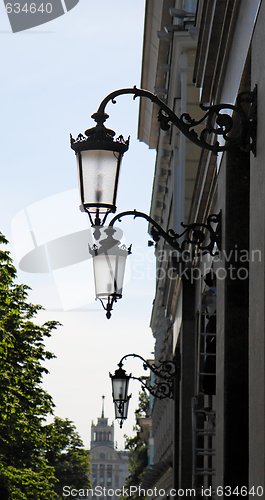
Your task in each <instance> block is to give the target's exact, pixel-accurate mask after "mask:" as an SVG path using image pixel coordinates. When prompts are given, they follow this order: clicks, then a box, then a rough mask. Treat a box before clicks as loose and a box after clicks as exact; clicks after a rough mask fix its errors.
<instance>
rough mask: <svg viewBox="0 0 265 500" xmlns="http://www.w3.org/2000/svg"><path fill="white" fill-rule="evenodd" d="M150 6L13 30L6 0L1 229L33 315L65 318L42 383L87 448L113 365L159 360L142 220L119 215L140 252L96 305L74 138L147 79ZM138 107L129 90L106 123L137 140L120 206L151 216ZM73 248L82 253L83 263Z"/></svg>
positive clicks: (147, 157) (119, 437)
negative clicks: (111, 302) (116, 291)
mask: <svg viewBox="0 0 265 500" xmlns="http://www.w3.org/2000/svg"><path fill="white" fill-rule="evenodd" d="M0 2H1V0H0ZM144 4H145V2H144V0H133V1H128V0H127V1H124V0H97V1H96V2H95V1H94V0H80V1H79V3H78V4H77V5H76V6H75V7H74V8H73V9H72V10H70V11H69V12H67V13H66V14H65V15H62V16H60V17H58V18H57V19H55V20H52V21H50V22H48V23H46V24H42V25H40V26H37V27H34V28H32V29H27V30H24V31H20V32H17V33H12V30H11V27H10V24H9V20H8V17H7V14H6V12H5V8H4V2H3V1H2V2H1V3H0V39H1V42H2V43H0V56H1V62H2V77H1V82H0V96H1V120H2V127H1V148H0V162H1V168H2V176H1V181H2V182H1V185H0V197H1V203H2V210H1V226H0V230H1V231H2V232H3V233H4V234H5V235H6V237H7V238H8V240H9V242H10V251H11V255H12V257H13V259H14V261H15V265H16V266H17V268H18V280H19V282H21V283H25V284H27V285H29V286H30V287H31V292H30V300H31V301H32V302H33V303H39V304H42V305H43V307H44V308H45V310H44V311H42V312H41V313H40V314H39V316H38V318H37V319H36V321H37V322H44V321H47V320H58V321H59V322H60V323H61V324H62V326H60V327H59V328H58V330H57V331H56V332H55V333H54V334H53V336H52V338H51V339H49V340H48V341H47V347H48V348H49V349H50V350H51V351H52V352H54V354H55V355H56V359H55V360H52V361H49V362H48V363H47V364H46V366H47V367H48V369H49V372H50V373H49V375H48V376H46V377H45V379H44V385H45V388H46V389H47V390H48V392H49V393H50V394H51V395H52V396H53V399H54V402H55V404H56V408H55V414H56V415H58V416H60V417H63V418H69V419H70V420H72V421H73V422H74V424H75V425H76V427H77V430H78V432H79V433H80V435H81V437H82V439H83V441H84V444H85V446H86V447H89V445H90V426H91V422H92V420H93V421H94V422H95V421H96V419H97V417H99V416H100V414H101V397H102V395H104V396H105V416H106V417H109V419H110V421H112V420H113V418H114V409H113V403H112V400H111V385H110V379H109V372H111V373H113V372H114V371H115V369H116V367H117V364H118V362H119V360H120V358H121V357H122V356H123V355H125V354H127V353H134V352H135V353H138V354H140V355H141V356H143V357H145V358H150V357H151V356H152V352H153V350H154V339H153V337H152V332H151V330H150V327H149V324H150V316H151V307H152V301H153V298H154V287H155V259H154V249H153V247H148V240H149V239H150V237H149V235H148V234H147V223H146V221H144V220H141V219H137V220H132V218H131V219H129V218H128V219H123V221H122V223H119V227H120V228H122V230H123V232H124V241H125V242H126V244H128V245H129V244H130V243H132V252H133V253H132V255H131V256H129V257H128V260H127V262H128V265H127V269H126V277H125V286H124V293H123V298H122V300H120V301H119V302H118V303H117V304H116V305H115V307H114V311H113V315H112V318H111V319H110V320H107V319H106V317H105V313H104V311H103V309H102V307H101V305H100V303H98V302H96V301H95V293H94V281H93V270H92V260H91V258H90V254H89V252H88V248H87V245H88V243H89V242H91V241H92V236H91V230H90V227H89V221H88V217H87V216H86V214H84V213H81V212H80V210H79V203H80V202H79V194H78V190H77V186H78V183H77V174H76V162H75V155H74V153H73V151H72V150H71V149H70V146H69V134H70V133H72V134H73V136H74V137H75V136H77V135H78V133H80V132H83V131H84V130H85V129H86V128H88V127H90V126H93V125H94V123H93V121H92V120H91V118H90V116H91V114H92V113H94V112H95V111H96V110H97V107H98V105H99V103H100V102H101V100H102V99H103V98H104V97H105V96H106V95H107V94H108V93H110V92H111V91H113V90H115V89H117V88H123V87H133V86H134V85H137V86H140V79H141V58H142V40H143V25H144V7H145V5H144ZM138 106H139V104H138V101H137V100H136V101H134V100H133V99H132V97H131V96H121V97H120V98H117V102H116V104H115V105H114V104H112V103H110V104H109V105H108V108H107V112H108V114H109V115H110V118H109V120H108V122H107V126H108V127H110V128H112V129H114V130H115V131H116V132H117V135H120V134H123V135H124V137H126V138H127V137H128V136H129V135H130V136H131V142H130V148H129V151H128V152H127V153H126V154H125V155H124V158H123V165H122V171H121V178H120V184H119V189H118V197H117V205H118V211H119V212H121V211H123V210H132V209H137V210H140V211H144V212H146V213H149V208H150V200H151V191H152V179H153V172H154V162H155V153H154V151H150V150H149V149H148V147H147V146H146V145H145V144H143V143H139V141H138V140H137V124H138V110H139V108H138ZM69 237H70V238H71V245H70V244H69ZM49 245H50V246H49ZM51 245H54V248H55V254H54V255H52V254H51ZM73 249H74V253H76V255H78V256H79V257H80V258H79V259H76V262H75V261H74V262H73V259H72V257H71V255H72V253H73ZM71 252H72V253H71ZM124 367H125V369H126V370H127V369H128V371H129V372H133V375H134V376H140V375H142V374H144V373H145V372H144V371H143V369H142V365H141V363H140V361H138V360H136V359H135V360H133V361H128V363H126V364H125V366H124ZM139 389H140V384H139V383H138V382H136V381H132V382H131V392H132V394H133V397H132V398H131V402H130V409H129V418H128V421H127V422H125V424H124V426H123V429H119V426H118V423H115V440H116V441H117V443H118V447H122V446H123V436H124V434H127V435H131V434H132V432H133V425H134V423H135V420H134V410H135V409H136V407H137V395H138V392H139Z"/></svg>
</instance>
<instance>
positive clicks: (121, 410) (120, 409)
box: [114, 395, 131, 420]
mask: <svg viewBox="0 0 265 500" xmlns="http://www.w3.org/2000/svg"><path fill="white" fill-rule="evenodd" d="M130 398H131V395H130V396H128V398H127V400H126V401H123V402H118V401H115V403H114V409H115V418H116V419H120V420H126V418H127V417H128V409H129V402H130Z"/></svg>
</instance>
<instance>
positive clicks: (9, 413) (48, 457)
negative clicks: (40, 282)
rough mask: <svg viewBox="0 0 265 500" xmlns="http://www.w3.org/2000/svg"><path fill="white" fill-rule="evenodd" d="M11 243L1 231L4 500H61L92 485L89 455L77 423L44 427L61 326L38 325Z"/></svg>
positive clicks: (0, 490) (0, 481)
mask: <svg viewBox="0 0 265 500" xmlns="http://www.w3.org/2000/svg"><path fill="white" fill-rule="evenodd" d="M6 243H7V241H6V239H5V238H4V236H3V235H2V234H1V233H0V245H1V246H0V499H1V500H6V499H8V500H55V499H58V498H61V497H62V496H61V495H59V496H58V491H59V489H60V487H61V485H62V484H63V483H64V484H70V485H73V486H74V485H76V483H75V478H76V481H80V483H79V485H80V484H81V486H82V485H83V484H88V483H87V481H88V479H87V468H88V457H87V452H86V451H85V450H84V449H83V448H82V442H81V440H80V438H79V436H78V434H77V432H76V431H75V428H74V426H73V425H72V424H71V422H69V421H68V420H62V419H58V418H57V419H55V421H54V423H53V424H49V425H45V423H44V422H45V421H46V419H47V416H48V415H50V414H52V413H53V408H54V404H53V401H52V398H51V396H50V395H49V394H48V393H47V392H46V391H45V390H44V389H43V387H42V377H43V374H45V373H48V370H47V369H46V368H45V366H44V363H45V361H46V360H49V359H52V358H53V357H54V355H53V354H52V353H51V352H49V351H48V350H47V349H46V347H45V340H46V338H47V337H50V336H51V333H52V331H53V330H54V329H55V328H56V326H57V325H58V323H57V322H55V321H49V322H46V323H44V324H43V325H41V326H39V325H37V324H35V323H34V322H33V318H34V316H35V315H36V314H37V312H38V311H39V310H40V309H41V306H36V305H33V304H31V303H30V302H29V301H28V287H27V286H25V285H20V284H18V283H17V282H16V269H15V267H14V265H13V263H12V259H11V257H10V255H9V252H8V251H6V249H5V248H4V245H5V244H6ZM79 487H80V486H79Z"/></svg>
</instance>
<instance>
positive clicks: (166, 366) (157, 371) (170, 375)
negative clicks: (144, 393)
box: [109, 354, 176, 427]
mask: <svg viewBox="0 0 265 500" xmlns="http://www.w3.org/2000/svg"><path fill="white" fill-rule="evenodd" d="M130 357H133V358H139V359H140V360H141V361H142V362H143V368H144V370H147V369H149V370H150V371H151V372H152V373H153V374H154V375H155V381H154V382H152V383H151V382H150V383H149V382H146V377H134V376H132V374H130V375H127V373H126V371H125V370H124V369H123V361H124V360H125V359H127V358H130ZM175 373H176V366H175V363H174V361H168V360H167V361H161V362H160V363H159V364H154V363H150V362H148V361H146V359H144V358H143V357H142V356H140V355H139V354H126V355H125V356H123V357H122V358H121V360H120V362H119V363H118V368H117V370H115V373H114V375H111V373H110V374H109V376H110V378H111V383H112V399H113V403H114V409H115V418H116V419H119V420H120V427H122V425H123V421H124V420H126V418H127V415H128V406H129V400H130V398H131V395H130V396H128V391H129V381H130V379H133V380H138V381H139V382H140V383H141V385H142V387H143V388H145V389H147V390H148V391H149V392H150V394H152V395H153V396H154V397H155V398H158V399H165V398H171V399H172V398H173V386H174V378H175Z"/></svg>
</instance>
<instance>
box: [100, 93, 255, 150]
mask: <svg viewBox="0 0 265 500" xmlns="http://www.w3.org/2000/svg"><path fill="white" fill-rule="evenodd" d="M124 94H132V95H133V98H134V99H135V98H136V97H146V98H147V99H150V100H151V101H152V102H153V103H154V104H157V105H158V106H159V112H158V121H159V123H160V127H161V129H162V130H168V129H169V128H170V124H171V123H172V124H173V125H174V126H176V127H177V128H178V129H179V130H180V131H181V132H182V133H183V134H184V135H185V136H186V137H187V138H188V139H190V140H191V141H192V142H193V143H194V144H196V145H197V146H199V147H200V148H202V149H208V150H210V151H212V152H213V153H214V154H217V153H218V152H222V151H227V150H228V149H231V148H234V147H238V148H239V149H241V150H243V151H252V152H253V154H254V155H255V154H256V129H257V86H256V87H255V88H254V90H253V91H252V92H242V93H240V94H239V95H238V97H237V100H236V103H235V104H213V105H212V106H204V105H201V106H200V107H201V109H202V110H203V111H205V113H204V115H203V116H202V117H201V118H200V119H198V120H195V119H194V118H192V117H191V116H190V115H189V114H188V113H182V114H181V115H180V116H177V115H176V114H175V113H174V111H173V110H172V109H170V108H169V107H168V106H167V104H165V102H164V101H162V100H161V99H159V97H158V96H157V95H156V94H153V93H152V92H149V91H148V90H144V89H139V88H137V87H136V86H134V87H132V88H124V89H118V90H115V91H114V92H111V93H110V94H108V95H107V96H106V97H105V98H104V99H103V101H102V102H101V104H100V106H99V108H98V111H97V112H96V113H94V114H93V115H92V118H93V119H94V120H95V121H96V123H97V127H101V128H105V127H104V122H105V121H106V119H107V118H108V117H109V115H108V114H107V113H106V111H105V108H106V105H107V104H108V103H109V102H110V101H111V102H112V103H114V104H115V103H116V100H115V99H116V97H118V96H121V95H124ZM203 125H204V127H203ZM196 128H197V129H196ZM107 130H109V129H107ZM219 138H221V143H220V142H219V140H218V139H219Z"/></svg>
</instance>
